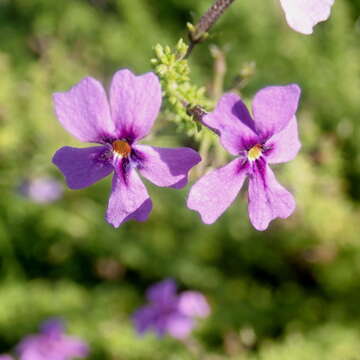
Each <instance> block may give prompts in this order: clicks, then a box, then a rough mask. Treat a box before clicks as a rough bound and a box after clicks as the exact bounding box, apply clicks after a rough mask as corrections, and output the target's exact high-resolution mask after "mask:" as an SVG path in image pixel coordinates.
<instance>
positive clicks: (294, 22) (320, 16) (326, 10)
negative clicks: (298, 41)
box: [280, 0, 335, 35]
mask: <svg viewBox="0 0 360 360" xmlns="http://www.w3.org/2000/svg"><path fill="white" fill-rule="evenodd" d="M334 1H335V0H280V3H281V6H282V8H283V10H284V12H285V16H286V21H287V23H288V24H289V26H290V27H291V28H292V29H294V30H295V31H298V32H300V33H302V34H306V35H309V34H311V33H312V32H313V27H314V26H315V25H316V24H317V23H319V22H321V21H325V20H327V19H328V18H329V16H330V11H331V7H332V5H333V4H334Z"/></svg>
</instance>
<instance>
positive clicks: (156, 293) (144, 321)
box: [134, 279, 210, 339]
mask: <svg viewBox="0 0 360 360" xmlns="http://www.w3.org/2000/svg"><path fill="white" fill-rule="evenodd" d="M146 297H147V299H148V301H149V304H148V305H146V306H144V307H142V308H140V309H139V310H138V311H137V312H136V313H135V314H134V325H135V328H136V330H137V332H138V333H139V334H143V333H144V332H146V331H154V332H155V333H156V334H157V335H158V336H163V335H165V334H168V335H170V336H172V337H174V338H177V339H184V338H186V337H188V336H189V335H190V333H191V331H192V330H193V329H194V327H195V326H196V318H206V317H207V316H208V315H209V314H210V306H209V304H208V303H207V301H206V299H205V297H204V296H203V295H202V294H201V293H199V292H197V291H184V292H182V293H180V295H177V294H176V284H175V282H174V281H173V280H171V279H166V280H164V281H162V282H160V283H157V284H155V285H153V286H151V287H150V288H149V289H148V291H147V294H146Z"/></svg>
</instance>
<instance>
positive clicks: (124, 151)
mask: <svg viewBox="0 0 360 360" xmlns="http://www.w3.org/2000/svg"><path fill="white" fill-rule="evenodd" d="M112 148H113V151H114V152H115V153H116V155H120V156H122V157H127V156H129V154H130V152H131V146H130V145H129V144H128V143H127V142H126V141H123V140H115V141H114V142H113V143H112Z"/></svg>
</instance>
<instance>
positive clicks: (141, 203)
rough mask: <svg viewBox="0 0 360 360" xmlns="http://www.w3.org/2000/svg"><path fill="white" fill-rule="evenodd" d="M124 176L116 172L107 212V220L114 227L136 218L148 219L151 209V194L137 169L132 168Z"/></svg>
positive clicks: (139, 219)
mask: <svg viewBox="0 0 360 360" xmlns="http://www.w3.org/2000/svg"><path fill="white" fill-rule="evenodd" d="M124 176H125V177H126V178H124ZM124 176H119V175H117V174H114V177H113V182H112V191H111V194H110V198H109V204H108V209H107V212H106V220H107V222H108V223H109V224H111V225H113V226H114V227H119V226H120V225H121V224H122V223H123V222H125V221H128V220H130V219H134V218H135V220H138V221H143V220H146V219H147V217H148V215H149V212H150V211H151V206H149V201H150V198H149V195H148V193H147V190H146V188H145V185H144V184H143V182H142V181H141V180H140V178H139V176H138V174H137V173H136V172H135V170H133V169H130V170H129V171H128V172H127V173H126V174H125V175H124Z"/></svg>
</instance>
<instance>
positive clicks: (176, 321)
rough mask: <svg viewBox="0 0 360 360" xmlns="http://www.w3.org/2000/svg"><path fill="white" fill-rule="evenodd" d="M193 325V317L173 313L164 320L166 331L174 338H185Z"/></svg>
mask: <svg viewBox="0 0 360 360" xmlns="http://www.w3.org/2000/svg"><path fill="white" fill-rule="evenodd" d="M194 326H195V322H194V320H193V319H191V318H189V317H187V316H184V315H181V314H178V313H174V314H173V315H171V316H169V318H168V319H167V321H166V329H167V332H168V333H169V334H170V335H171V336H172V337H174V338H175V339H180V340H181V339H185V338H187V337H188V336H189V335H190V333H191V331H192V329H193V328H194Z"/></svg>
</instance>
